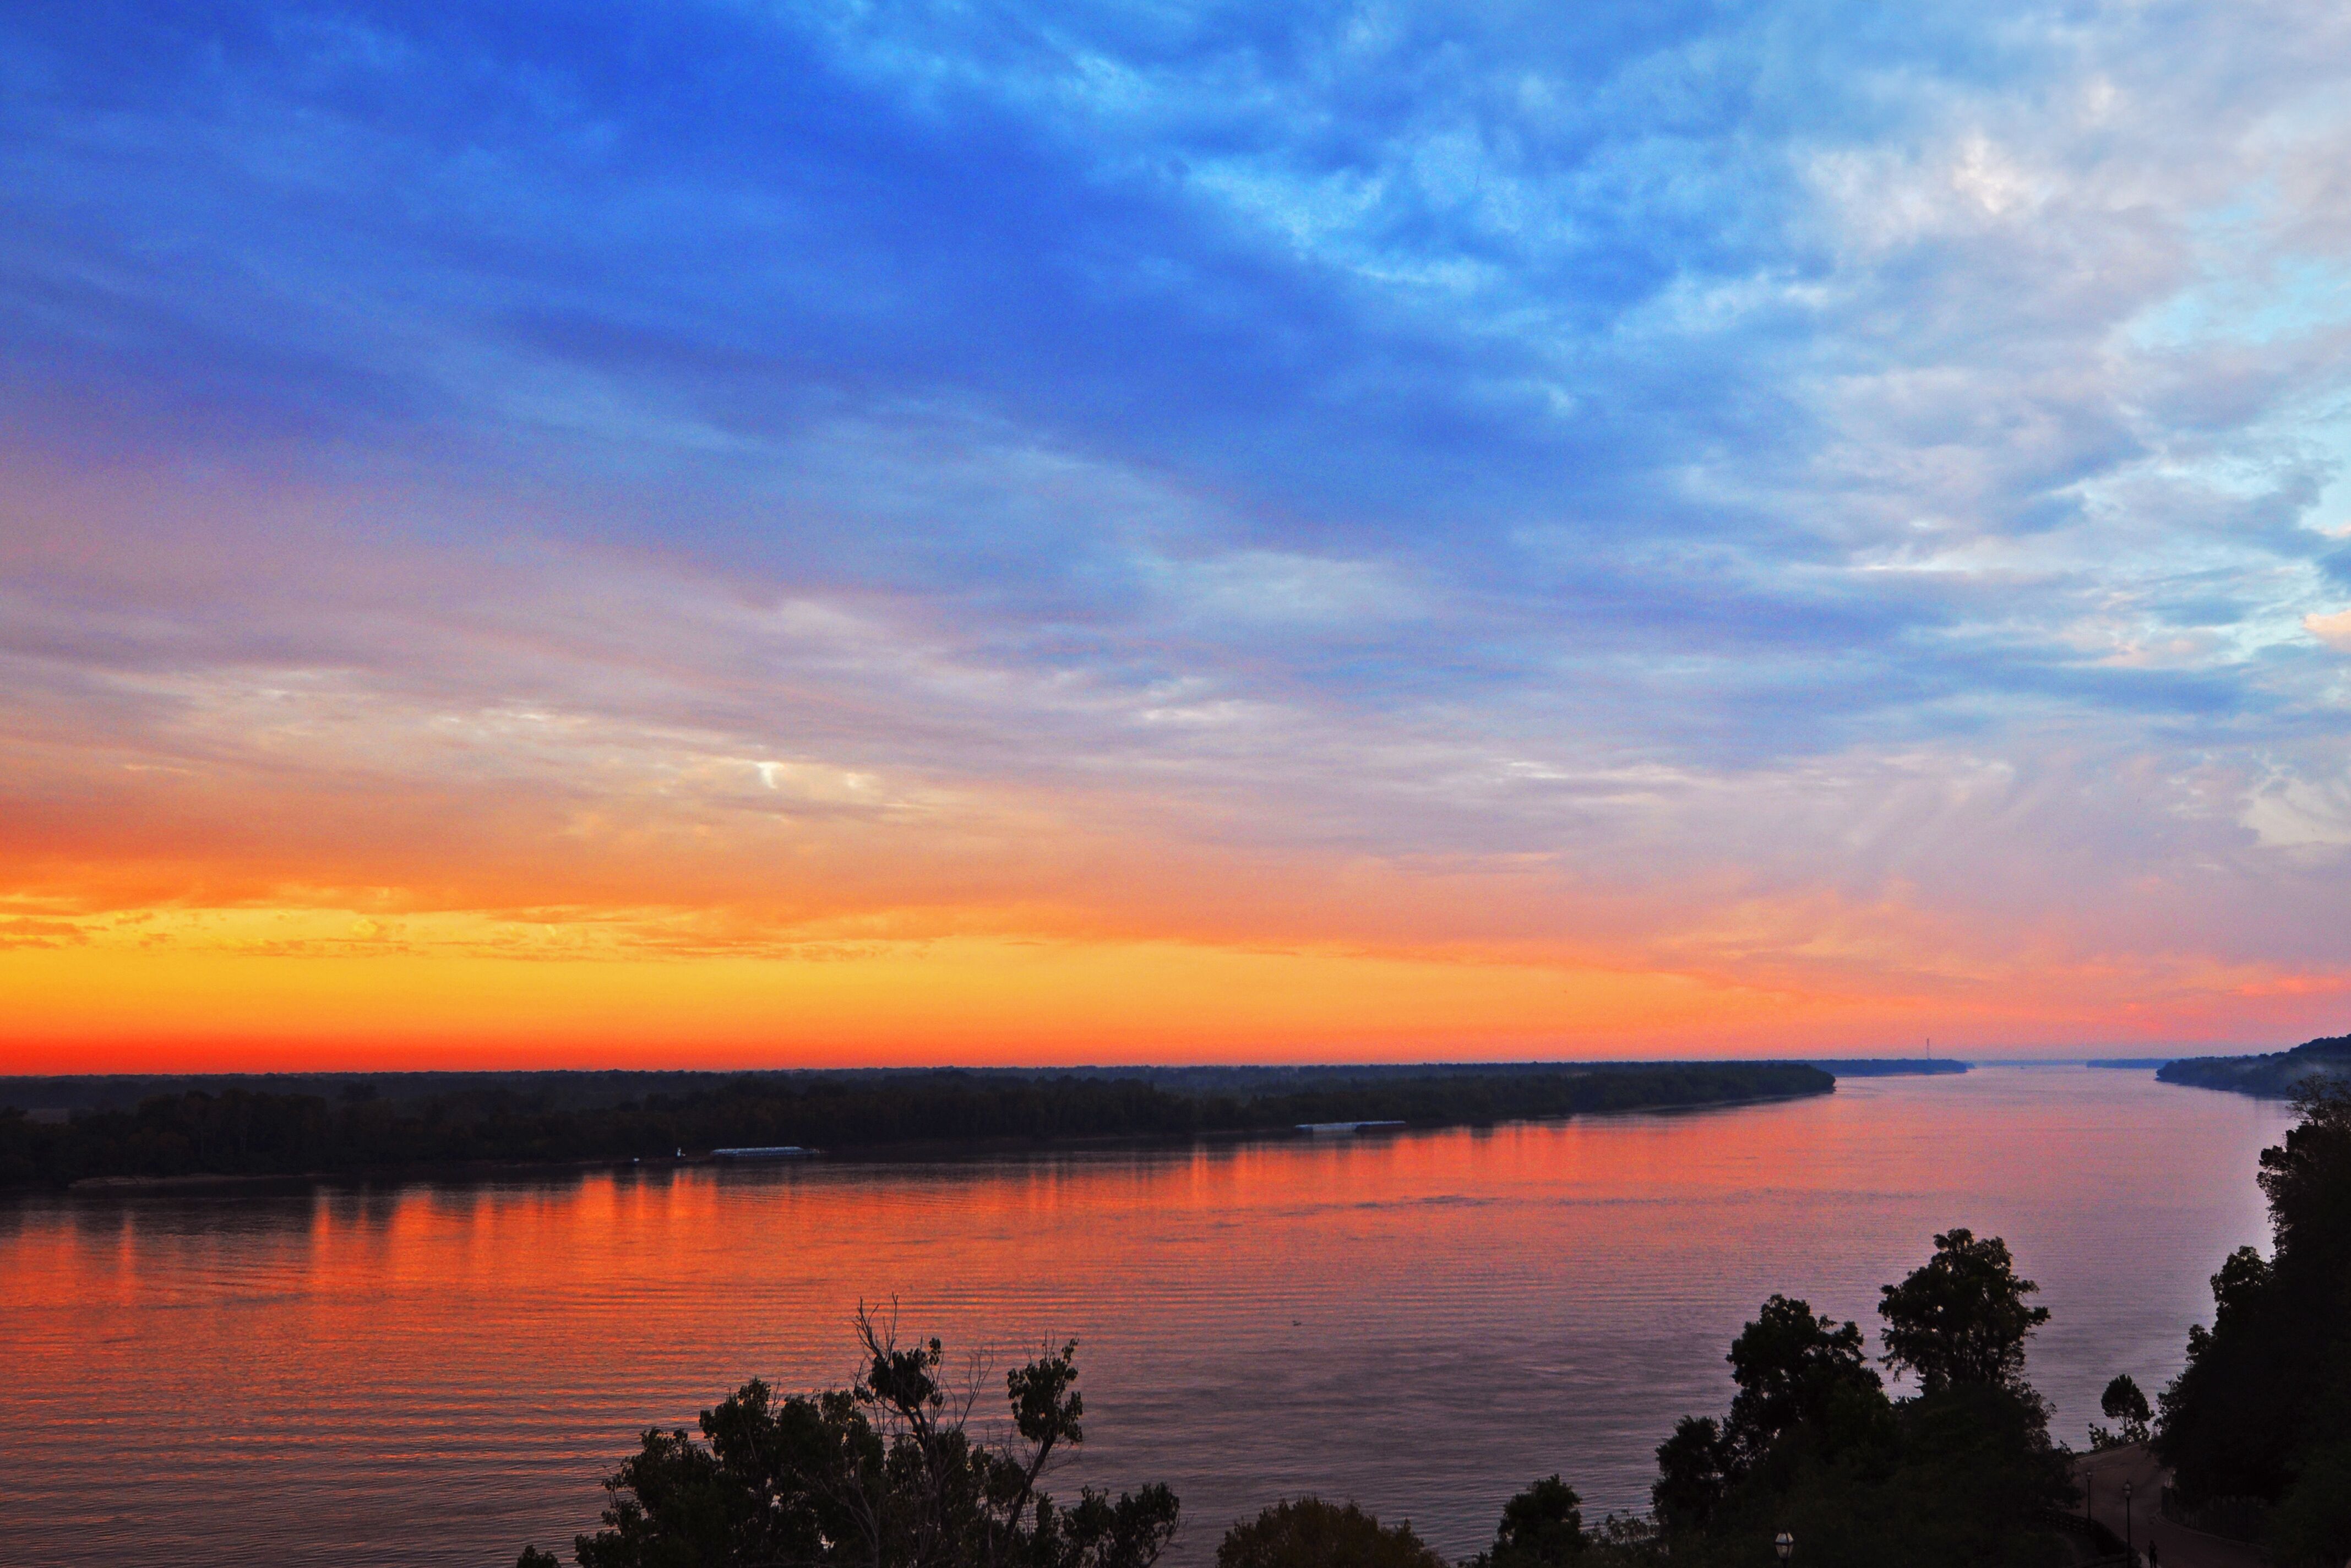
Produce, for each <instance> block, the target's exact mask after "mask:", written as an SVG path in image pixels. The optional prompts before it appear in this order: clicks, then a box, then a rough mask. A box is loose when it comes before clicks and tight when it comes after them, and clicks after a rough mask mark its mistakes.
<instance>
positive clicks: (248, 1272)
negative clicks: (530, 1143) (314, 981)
mask: <svg viewBox="0 0 2351 1568" xmlns="http://www.w3.org/2000/svg"><path fill="white" fill-rule="evenodd" d="M2287 1120H2288V1113H2286V1111H2285V1110H2284V1108H2283V1107H2281V1106H2277V1105H2273V1104H2268V1103H2262V1102H2256V1101H2252V1100H2245V1099H2241V1098H2237V1097H2234V1096H2228V1095H2221V1094H2215V1093H2210V1092H2204V1091H2198V1090H2186V1089H2174V1088H2170V1087H2168V1086H2163V1085H2158V1084H2157V1083H2155V1082H2153V1080H2152V1079H2151V1078H2150V1077H2148V1076H2147V1075H2146V1074H2143V1073H2129V1072H2120V1071H2085V1070H2081V1069H1993V1070H1979V1071H1976V1072H1973V1073H1970V1074H1969V1075H1968V1076H1966V1077H1964V1078H1935V1079H1886V1080H1875V1081H1871V1080H1863V1081H1856V1082H1846V1083H1844V1084H1843V1085H1841V1086H1840V1087H1839V1090H1838V1092H1837V1093H1836V1094H1835V1095H1834V1096H1832V1097H1828V1098H1824V1099H1816V1100H1808V1101H1798V1102H1792V1103H1784V1104H1776V1105H1766V1106H1756V1107H1749V1108H1744V1109H1737V1110H1725V1111H1714V1112H1704V1113H1686V1114H1673V1115H1638V1116H1625V1117H1613V1118H1594V1119H1588V1120H1583V1121H1577V1122H1571V1123H1560V1124H1528V1125H1518V1126H1510V1127H1503V1128H1498V1129H1494V1130H1491V1131H1482V1132H1481V1131H1458V1132H1445V1133H1431V1134H1404V1135H1384V1136H1376V1137H1366V1138H1362V1139H1355V1140H1329V1139H1325V1140H1316V1141H1312V1142H1307V1141H1298V1142H1287V1141H1284V1142H1277V1143H1264V1144H1241V1145H1216V1146H1213V1147H1203V1148H1199V1149H1190V1150H1182V1149H1177V1150H1168V1149H1154V1150H1145V1151H1125V1152H1102V1151H1088V1152H1085V1153H1082V1154H1067V1155H1039V1156H1031V1157H1019V1158H991V1159H986V1160H973V1161H961V1162H953V1163H940V1164H928V1165H919V1166H916V1165H887V1164H828V1163H817V1164H810V1165H803V1166H766V1167H745V1168H738V1169H727V1170H714V1169H709V1168H702V1167H698V1168H695V1169H691V1170H686V1171H678V1172H670V1171H658V1172H645V1173H642V1174H639V1173H633V1172H622V1173H617V1174H609V1173H599V1174H593V1175H588V1176H561V1177H555V1178H549V1179H544V1180H523V1181H502V1182H496V1183H478V1184H465V1185H451V1184H437V1185H436V1184H413V1185H407V1186H369V1187H350V1186H339V1187H322V1188H319V1189H318V1190H317V1191H315V1192H310V1193H308V1194H301V1195H293V1196H288V1195H283V1194H273V1195H266V1196H265V1195H241V1196H208V1197H187V1196H180V1197H166V1196H162V1195H147V1196H128V1197H126V1196H103V1197H100V1196H92V1197H71V1198H64V1199H57V1198H38V1199H20V1200H17V1201H15V1202H13V1203H9V1204H5V1205H0V1334H5V1343H7V1344H8V1345H9V1347H10V1349H9V1356H10V1361H11V1366H10V1375H9V1376H8V1377H7V1378H6V1379H5V1380H0V1450H4V1451H5V1459H6V1473H7V1474H8V1475H9V1476H10V1478H11V1490H12V1492H13V1493H14V1494H15V1495H14V1497H13V1498H12V1500H11V1508H10V1513H11V1515H12V1525H11V1536H12V1539H11V1540H10V1542H9V1554H8V1555H9V1560H10V1561H11V1562H12V1563H27V1564H31V1563H97V1562H119V1561H132V1560H136V1561H139V1562H141V1563H150V1564H172V1563H221V1562H226V1561H234V1560H250V1561H269V1562H273V1563H320V1564H324V1563H335V1564H338V1565H350V1564H360V1563H382V1564H394V1563H398V1564H413V1563H450V1564H455V1563H468V1564H500V1565H503V1564H505V1563H511V1562H513V1560H514V1557H515V1554H516V1552H517V1551H518V1550H519V1549H520V1547H521V1545H522V1544H523V1542H527V1541H536V1542H539V1543H540V1544H542V1545H559V1544H561V1543H562V1542H567V1541H568V1540H569V1536H570V1535H571V1533H572V1532H573V1531H577V1530H580V1529H583V1528H587V1527H589V1526H590V1525H592V1523H593V1521H594V1518H595V1512H596V1509H597V1507H598V1504H599V1503H600V1501H601V1493H600V1491H599V1490H598V1489H597V1485H596V1482H597V1479H598V1478H599V1477H600V1476H601V1475H602V1474H603V1473H604V1472H605V1471H607V1470H609V1469H611V1466H612V1465H613V1464H614V1463H615V1462H616V1461H617V1460H618V1459H619V1458H621V1457H622V1455H623V1454H625V1453H626V1452H627V1451H628V1450H629V1449H630V1448H632V1446H633V1444H634V1440H635V1434H636V1433H637V1432H638V1431H639V1430H640V1429H642V1428H643V1427H645V1426H647V1425H653V1424H659V1425H664V1426H667V1425H677V1424H686V1425H690V1424H691V1422H692V1420H693V1417H694V1415H695V1411H696V1410H698V1409H699V1408H701V1407H702V1406H705V1405H707V1404H709V1403H712V1402H713V1401H714V1400H715V1399H716V1397H718V1396H721V1395H723V1394H724V1393H725V1392H726V1390H728V1389H731V1388H732V1387H734V1386H735V1385H737V1384H738V1383H740V1382H741V1381H742V1380H743V1379H744V1378H746V1377H747V1376H750V1375H761V1376H765V1377H767V1378H768V1379H769V1380H770V1381H771V1382H776V1383H779V1384H782V1385H787V1386H805V1385H813V1384H818V1383H827V1384H830V1383H837V1382H840V1381H843V1380H845V1379H846V1378H847V1377H848V1376H849V1375H851V1374H852V1371H853V1366H852V1358H851V1356H850V1354H849V1339H848V1322H849V1317H850V1314H851V1312H852V1310H853V1309H854V1307H855V1306H856V1303H857V1302H858V1301H859V1300H860V1299H861V1298H863V1299H866V1300H880V1299H888V1298H893V1297H894V1298H895V1299H896V1300H897V1301H898V1302H899V1304H900V1308H901V1311H902V1312H903V1314H904V1322H905V1324H906V1326H907V1328H908V1329H909V1330H910V1331H913V1330H919V1331H921V1332H923V1333H939V1334H941V1335H943V1336H944V1337H946V1339H947V1341H948V1342H949V1344H950V1346H951V1347H952V1348H956V1349H963V1348H968V1347H973V1346H983V1345H984V1346H989V1347H993V1349H994V1351H995V1354H996V1364H997V1365H998V1367H1000V1366H1001V1365H1002V1364H1003V1363H1004V1362H1005V1361H1007V1360H1008V1359H1010V1358H1011V1357H1013V1356H1016V1355H1019V1354H1021V1353H1022V1352H1023V1351H1024V1350H1025V1349H1026V1348H1027V1347H1029V1346H1033V1345H1035V1344H1037V1343H1041V1342H1043V1341H1045V1340H1047V1339H1057V1338H1061V1337H1065V1336H1069V1335H1075V1336H1077V1337H1078V1338H1079V1339H1081V1341H1082V1342H1083V1346H1082V1349H1081V1354H1080V1361H1081V1366H1082V1367H1083V1369H1084V1387H1085V1390H1086V1406H1087V1412H1088V1421H1087V1430H1088V1433H1089V1436H1090V1437H1091V1438H1092V1441H1091V1442H1090V1444H1089V1447H1088V1450H1087V1454H1086V1458H1085V1460H1084V1464H1083V1467H1082V1469H1081V1471H1079V1472H1074V1473H1070V1474H1066V1475H1065V1476H1064V1479H1063V1481H1062V1484H1063V1485H1065V1486H1072V1487H1073V1486H1074V1485H1075V1484H1076V1483H1077V1481H1078V1480H1080V1479H1084V1480H1090V1481H1094V1482H1097V1483H1102V1482H1108V1483H1110V1484H1113V1485H1122V1484H1123V1485H1131V1484H1134V1482H1137V1481H1140V1480H1145V1479H1165V1480H1167V1481H1169V1482H1170V1483H1172V1484H1173V1485H1174V1486H1175V1489H1176V1490H1177V1492H1178V1493H1179V1494H1180V1495H1181V1496H1182V1497H1183V1499H1184V1502H1185V1511H1186V1520H1187V1521H1188V1522H1187V1525H1186V1530H1185V1531H1184V1533H1183V1535H1182V1536H1181V1537H1180V1538H1179V1542H1178V1549H1177V1552H1175V1561H1177V1562H1179V1563H1201V1562H1205V1561H1206V1560H1207V1558H1208V1557H1209V1556H1210V1555H1211V1554H1212V1553H1213V1551H1214V1548H1215V1543H1216V1540H1217V1535H1218V1534H1219V1533H1220V1532H1221V1531H1222V1529H1223V1527H1224V1525H1225V1524H1226V1523H1227V1522H1228V1521H1230V1520H1231V1519H1232V1518H1233V1517H1235V1516H1236V1515H1238V1514H1241V1513H1244V1512H1249V1511H1255V1510H1256V1509H1257V1508H1258V1507H1259V1506H1260V1505H1262V1504H1263V1503H1265V1502H1267V1501H1270V1500H1272V1499H1273V1498H1275V1497H1277V1496H1280V1495H1285V1494H1295V1493H1298V1492H1301V1491H1308V1490H1312V1491H1319V1492H1322V1493H1325V1494H1328V1495H1332V1496H1344V1497H1353V1498H1356V1499H1358V1500H1361V1501H1362V1502H1363V1503H1364V1505H1365V1506H1366V1507H1369V1508H1371V1509H1373V1510H1374V1511H1377V1512H1379V1513H1380V1514H1382V1515H1383V1516H1384V1517H1389V1518H1396V1517H1406V1516H1408V1517H1410V1518H1411V1519H1412V1520H1413V1521H1415V1523H1416V1526H1417V1527H1418V1528H1419V1529H1420V1530H1421V1531H1423V1533H1425V1534H1426V1535H1427V1536H1428V1537H1429V1538H1430V1539H1431V1540H1432V1541H1433V1542H1435V1543H1436V1544H1437V1545H1438V1546H1439V1547H1441V1548H1442V1549H1444V1550H1445V1551H1446V1552H1447V1553H1448V1554H1451V1555H1457V1556H1458V1555H1461V1554H1465V1553H1467V1552H1469V1551H1471V1550H1473V1549H1475V1548H1476V1547H1477V1546H1478V1545H1479V1544H1481V1543H1482V1538H1483V1537H1484V1536H1485V1535H1486V1534H1487V1533H1488V1532H1489V1531H1491V1529H1492V1526H1493V1521H1494V1517H1495V1515H1496V1513H1497V1512H1498V1511H1499V1506H1500V1503H1501V1500H1502V1499H1503V1498H1504V1497H1506V1496H1507V1495H1508V1494H1509V1493H1510V1492H1511V1491H1512V1490H1516V1489H1517V1488H1518V1487H1519V1486H1520V1485H1522V1484H1523V1483H1524V1482H1525V1481H1527V1480H1529V1479H1532V1478H1533V1477H1535V1476H1538V1475H1546V1474H1549V1473H1551V1472H1552V1471H1553V1470H1558V1471H1562V1472H1563V1473H1564V1474H1565V1475H1566V1476H1567V1478H1568V1479H1570V1480H1571V1481H1572V1482H1573V1484H1575V1485H1576V1486H1577V1487H1578V1488H1579V1489H1580V1490H1582V1491H1583V1493H1584V1495H1585V1497H1586V1499H1587V1500H1589V1501H1590V1502H1591V1503H1592V1504H1593V1505H1594V1508H1595V1511H1599V1510H1606V1509H1610V1508H1614V1509H1628V1508H1635V1507H1639V1506H1642V1505H1643V1504H1645V1503H1646V1485H1647V1480H1648V1477H1649V1475H1650V1473H1651V1469H1652V1467H1651V1462H1650V1458H1649V1453H1650V1449H1651V1448H1654V1446H1655V1445H1656V1441H1657V1440H1658V1438H1659V1437H1662V1436H1663V1435H1664V1433H1665V1432H1666V1430H1667V1428H1668V1427H1670V1426H1671V1425H1672V1422H1673V1420H1674V1419H1675V1418H1676V1417H1677V1416H1680V1415H1683V1414H1686V1413H1690V1412H1707V1411H1713V1410H1716V1409H1718V1408H1719V1406H1721V1405H1722V1404H1724V1403H1725V1402H1726V1400H1727V1398H1728V1393H1729V1382H1728V1374H1727V1371H1726V1369H1725V1367H1724V1364H1723V1361H1722V1354H1723V1349H1724V1347H1725V1346H1726V1345H1727V1344H1728V1343H1729V1338H1730V1336H1731V1335H1732V1334H1733V1333H1736V1332H1737V1330H1738V1326H1739V1324H1740V1322H1741V1321H1743V1319H1744V1318H1745V1317H1747V1316H1748V1315H1750V1313H1751V1312H1752V1311H1753V1309H1754V1306H1755V1304H1756V1302H1757V1301H1761V1299H1762V1297H1763V1296H1764V1295H1766V1294H1768V1293H1770V1292H1771V1291H1775V1290H1784V1291H1789V1292H1790V1293H1792V1294H1802V1295H1805V1296H1808V1297H1809V1298H1810V1299H1811V1300H1812V1301H1813V1303H1814V1304H1815V1305H1816V1306H1818V1307H1820V1308H1821V1309H1823V1310H1824V1311H1828V1312H1834V1313H1835V1314H1837V1315H1838V1316H1839V1317H1853V1318H1856V1319H1859V1320H1860V1321H1862V1322H1863V1323H1864V1324H1865V1326H1874V1324H1875V1322H1876V1318H1875V1315H1874V1307H1875V1303H1876V1287H1877V1285H1878V1284H1880V1283H1881V1282H1883V1281H1888V1280H1891V1279H1895V1278H1897V1277H1898V1276H1899V1275H1900V1274H1901V1272H1902V1271H1904V1270H1906V1269H1907V1268H1909V1267H1911V1266H1913V1265H1915V1264H1916V1263H1917V1261H1918V1260H1920V1259H1921V1258H1923V1257H1924V1256H1925V1254H1926V1251H1927V1249H1928V1245H1929V1236H1930V1234H1931V1232H1933V1231H1935V1230H1937V1229H1945V1228H1949V1227H1951V1226H1953V1225H1966V1226H1970V1227H1972V1228H1975V1229H1976V1230H1978V1231H1979V1232H1992V1233H1998V1234H2001V1235H2004V1236H2006V1237H2007V1238H2008V1239H2009V1241H2010V1242H2011V1245H2012V1246H2013V1247H2014V1248H2015V1249H2016V1251H2017V1253H2018V1255H2019V1257H2020V1259H2021V1260H2022V1264H2023V1266H2024V1269H2025V1270H2026V1272H2028V1273H2030V1274H2032V1275H2033V1276H2034V1277H2035V1278H2037V1279H2038V1280H2040V1281H2041V1282H2042V1284H2043V1289H2044V1294H2043V1297H2042V1300H2043V1301H2044V1302H2045V1303H2046V1304H2047V1305H2048V1306H2049V1307H2050V1308H2051V1309H2052V1311H2053V1314H2054V1316H2053V1322H2051V1324H2050V1326H2049V1328H2048V1329H2047V1330H2046V1331H2045V1332H2044V1333H2043V1335H2042V1336H2041V1338H2040V1339H2039V1340H2038V1341H2037V1342H2036V1346H2035V1351H2034V1355H2033V1362H2032V1373H2033V1376H2034V1378H2035V1380H2036V1381H2037V1382H2038V1383H2039V1384H2040V1385H2041V1386H2042V1387H2043V1390H2044V1391H2045V1392H2047V1393H2048V1394H2050V1395H2051V1396H2053V1398H2054V1399H2055V1401H2056V1403H2057V1406H2058V1412H2059V1430H2060V1432H2061V1434H2064V1435H2067V1436H2071V1437H2074V1439H2075V1440H2076V1441H2078V1440H2079V1438H2080V1436H2081V1427H2082V1426H2083V1424H2084V1422H2085V1420H2086V1419H2088V1418H2089V1417H2090V1416H2093V1415H2095V1400H2096V1396H2097V1391H2098V1389H2099V1388H2100V1387H2101V1386H2102V1385H2104V1383H2105V1379H2106V1378H2107V1377H2108V1376H2110V1375H2113V1374H2114V1373H2115V1372H2117V1371H2129V1372H2131V1373H2133V1374H2134V1375H2136V1376H2137V1378H2138V1380H2139V1382H2140V1383H2141V1385H2151V1384H2155V1383H2159V1382H2161V1381H2162V1380H2163V1379H2165V1378H2167V1377H2168V1376H2169V1375H2170V1374H2171V1373H2172V1372H2173V1371H2174V1370H2176V1369H2177V1367H2178V1365H2179V1348H2180V1343H2181V1339H2182V1336H2183V1334H2184V1333H2185V1330H2186V1327H2187V1324H2188V1323H2189V1322H2191V1321H2194V1320H2196V1319H2198V1318H2199V1316H2202V1315H2204V1314H2205V1313H2206V1312H2207V1309H2208V1305H2209V1303H2208V1302H2207V1301H2206V1297H2205V1284H2204V1281H2205V1276H2206V1275H2208V1274H2209V1273H2210V1271H2211V1270H2212V1269H2213V1268H2214V1267H2215V1266H2217V1264H2218V1262H2219V1260H2220V1258H2221V1256H2222V1255H2223V1254H2225V1253H2226V1252H2227V1251H2228V1250H2229V1249H2231V1248H2233V1247H2236V1246H2238V1245H2241V1243H2244V1242H2247V1241H2262V1240H2265V1237H2264V1234H2263V1224H2262V1209H2261V1202H2260V1195H2259V1193H2258V1192H2257V1191H2256V1190H2255V1188H2254V1186H2253V1181H2252V1176H2253V1171H2254V1160H2255V1156H2256V1154H2257V1152H2258V1151H2259V1149H2260V1148H2261V1147H2262V1145H2263V1144H2265V1143H2270V1142H2274V1141H2275V1140H2276V1138H2277V1137H2278V1136H2279V1134H2281V1133H2282V1132H2283V1128H2284V1126H2285V1124H2286V1122H2287ZM566 1555H568V1553H567V1554H566Z"/></svg>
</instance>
